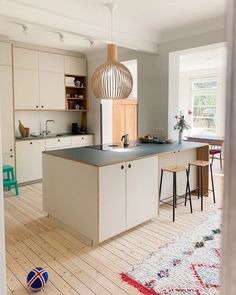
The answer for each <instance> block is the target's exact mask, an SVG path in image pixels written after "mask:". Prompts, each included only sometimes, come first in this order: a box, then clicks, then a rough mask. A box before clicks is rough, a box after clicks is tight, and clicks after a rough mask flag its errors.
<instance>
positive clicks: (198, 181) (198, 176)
mask: <svg viewBox="0 0 236 295" xmlns="http://www.w3.org/2000/svg"><path fill="white" fill-rule="evenodd" d="M197 185H198V189H197V191H198V199H199V198H200V187H201V185H200V167H199V166H198V167H197Z"/></svg>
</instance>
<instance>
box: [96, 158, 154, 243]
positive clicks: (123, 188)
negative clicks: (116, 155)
mask: <svg viewBox="0 0 236 295" xmlns="http://www.w3.org/2000/svg"><path fill="white" fill-rule="evenodd" d="M157 214H158V158H157V157H148V158H145V159H139V160H135V161H130V162H124V163H119V164H114V165H109V166H105V167H101V168H99V242H102V241H104V240H106V239H108V238H111V237H113V236H115V235H117V234H119V233H121V232H124V231H125V230H127V229H129V228H131V227H134V226H136V225H139V224H141V223H143V222H145V221H147V220H149V219H151V218H153V217H155V216H157Z"/></svg>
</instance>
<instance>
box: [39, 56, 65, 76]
mask: <svg viewBox="0 0 236 295" xmlns="http://www.w3.org/2000/svg"><path fill="white" fill-rule="evenodd" d="M64 59H65V58H64V56H63V55H59V54H52V53H46V52H39V71H45V72H52V73H61V74H63V75H64V66H65V65H64Z"/></svg>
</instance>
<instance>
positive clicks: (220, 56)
mask: <svg viewBox="0 0 236 295" xmlns="http://www.w3.org/2000/svg"><path fill="white" fill-rule="evenodd" d="M225 67H226V47H220V48H215V49H210V50H204V51H199V52H196V53H191V54H185V55H181V56H180V72H189V71H195V70H203V69H207V70H210V69H215V68H221V69H222V70H224V69H225Z"/></svg>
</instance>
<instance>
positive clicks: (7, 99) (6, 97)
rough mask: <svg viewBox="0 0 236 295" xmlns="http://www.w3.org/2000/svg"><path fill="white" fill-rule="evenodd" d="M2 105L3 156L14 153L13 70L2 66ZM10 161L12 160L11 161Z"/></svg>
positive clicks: (0, 71)
mask: <svg viewBox="0 0 236 295" xmlns="http://www.w3.org/2000/svg"><path fill="white" fill-rule="evenodd" d="M0 103H1V130H2V152H3V154H13V153H14V124H13V89H12V68H11V67H9V66H0ZM9 160H10V159H9Z"/></svg>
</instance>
